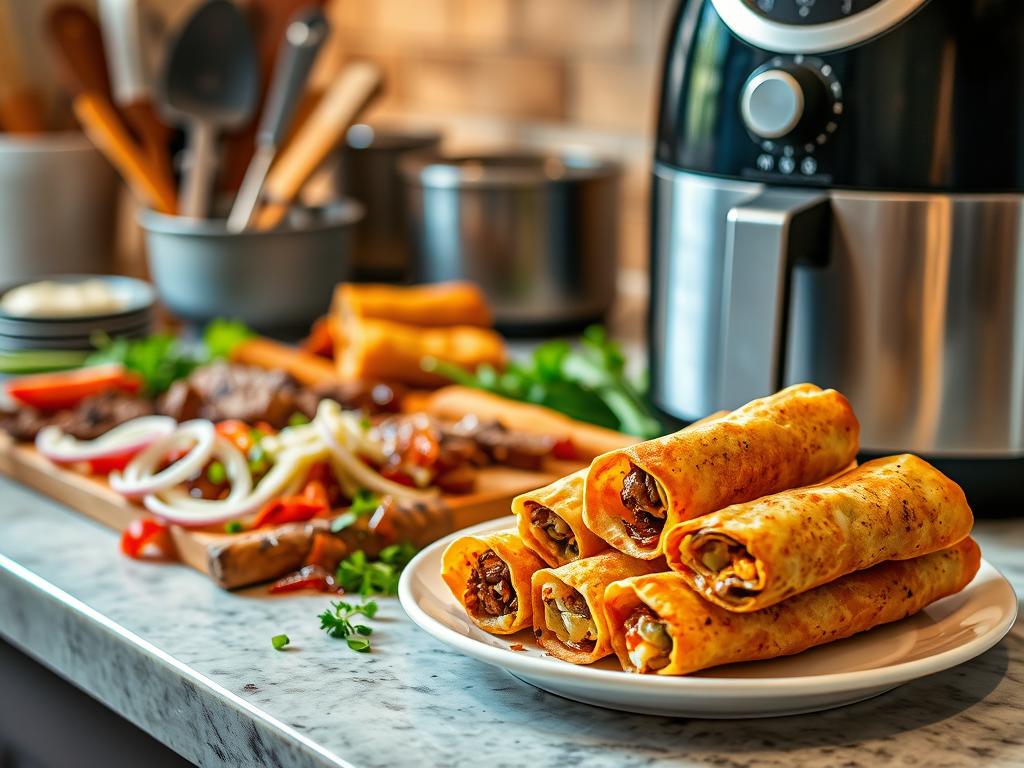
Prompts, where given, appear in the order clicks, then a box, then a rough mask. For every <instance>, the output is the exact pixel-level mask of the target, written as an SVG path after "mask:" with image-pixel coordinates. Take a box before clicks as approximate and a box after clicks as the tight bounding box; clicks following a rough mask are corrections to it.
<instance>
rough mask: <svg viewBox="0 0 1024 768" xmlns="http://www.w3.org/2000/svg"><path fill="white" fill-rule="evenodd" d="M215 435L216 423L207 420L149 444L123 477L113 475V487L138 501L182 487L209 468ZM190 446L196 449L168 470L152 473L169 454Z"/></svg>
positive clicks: (116, 474) (110, 480)
mask: <svg viewBox="0 0 1024 768" xmlns="http://www.w3.org/2000/svg"><path fill="white" fill-rule="evenodd" d="M216 434H217V433H216V431H215V429H214V426H213V422H210V421H206V420H204V419H193V420H192V421H186V422H185V423H184V424H180V425H178V428H177V429H175V430H174V432H172V433H171V434H169V435H165V436H164V437H162V438H160V439H158V440H156V441H155V442H153V443H150V444H149V446H147V447H146V448H145V449H144V450H143V451H142V453H140V454H139V455H138V456H136V457H135V458H134V459H132V460H131V462H130V463H129V464H128V466H127V467H125V469H124V472H123V473H122V472H111V473H110V476H109V478H108V480H109V482H110V487H111V488H113V489H114V490H115V491H117V492H118V493H120V494H121V495H122V496H127V497H129V498H138V497H140V496H146V495H147V494H151V493H156V492H158V491H162V490H165V489H167V488H171V487H173V486H175V485H178V484H179V483H183V482H185V481H186V480H188V479H189V478H190V477H192V476H193V475H195V474H197V473H198V472H199V471H200V470H202V468H203V467H205V466H206V462H207V461H209V460H210V455H211V454H212V453H213V444H214V438H215V437H216ZM188 443H193V445H192V447H191V448H189V451H188V453H187V454H185V455H184V456H182V457H181V458H180V459H178V461H176V462H174V463H173V464H171V465H170V466H169V467H165V468H164V469H162V470H160V471H159V472H154V471H153V470H155V469H156V467H157V465H158V464H159V463H160V462H161V461H163V459H164V458H165V457H166V456H167V454H168V453H170V452H171V451H174V450H176V449H178V448H181V447H183V446H184V445H187V444H188Z"/></svg>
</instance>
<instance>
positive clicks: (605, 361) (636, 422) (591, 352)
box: [423, 325, 663, 438]
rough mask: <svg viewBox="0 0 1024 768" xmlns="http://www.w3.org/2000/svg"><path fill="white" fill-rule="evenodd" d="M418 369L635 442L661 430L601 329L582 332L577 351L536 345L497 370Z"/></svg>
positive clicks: (436, 365)
mask: <svg viewBox="0 0 1024 768" xmlns="http://www.w3.org/2000/svg"><path fill="white" fill-rule="evenodd" d="M423 367H424V369H426V370H428V371H431V372H434V373H438V374H440V375H442V376H445V377H447V378H449V379H451V380H452V381H454V382H455V383H456V384H462V385H463V386H467V387H475V388H477V389H485V390H488V391H490V392H495V393H497V394H499V395H502V396H504V397H508V398H511V399H513V400H523V401H525V402H529V403H536V404H538V405H544V406H547V407H548V408H552V409H554V410H556V411H560V412H562V413H564V414H566V415H567V416H571V417H572V418H574V419H578V420H580V421H586V422H590V423H591V424H598V425H600V426H602V427H608V428H609V429H618V430H621V431H623V432H628V433H629V434H633V435H637V436H638V437H645V438H650V437H656V436H657V435H660V434H661V433H662V431H663V430H662V425H661V422H660V421H659V420H658V418H657V416H656V415H655V413H654V411H653V410H652V409H651V407H650V405H648V403H647V401H646V400H645V399H644V397H643V396H642V395H641V394H640V392H639V391H638V389H637V388H636V387H635V386H634V385H633V384H632V383H631V382H630V381H629V379H628V377H627V376H626V372H625V367H626V361H625V356H624V355H623V353H622V350H621V348H620V347H619V345H618V344H617V343H616V342H614V341H612V340H611V339H609V338H608V334H607V332H606V331H605V329H604V328H603V327H602V326H599V325H592V326H590V327H589V328H587V329H586V330H585V331H584V332H583V336H582V338H581V339H580V342H579V345H578V346H575V347H574V346H573V345H571V344H569V343H568V342H566V341H561V340H555V341H549V342H546V343H544V344H541V345H540V346H539V347H537V348H536V349H535V350H534V351H533V354H532V355H531V357H530V358H529V359H528V360H526V361H523V362H516V361H513V362H510V363H509V364H508V367H507V368H506V369H505V370H504V371H503V372H499V371H497V370H496V369H495V368H494V367H493V366H489V365H481V366H479V367H478V368H477V369H476V371H475V372H474V373H470V372H468V371H465V370H464V369H462V368H460V367H458V366H456V365H452V364H450V363H446V362H444V361H441V360H437V359H436V358H426V359H424V361H423Z"/></svg>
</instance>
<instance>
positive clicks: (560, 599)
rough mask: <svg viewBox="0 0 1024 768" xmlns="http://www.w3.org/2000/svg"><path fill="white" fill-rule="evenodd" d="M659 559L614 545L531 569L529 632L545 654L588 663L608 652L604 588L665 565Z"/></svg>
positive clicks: (609, 651)
mask: <svg viewBox="0 0 1024 768" xmlns="http://www.w3.org/2000/svg"><path fill="white" fill-rule="evenodd" d="M665 567H666V566H665V563H664V561H663V560H637V559H636V558H635V557H629V556H628V555H624V554H622V553H621V552H616V551H615V550H613V549H612V550H606V551H605V552H602V553H601V554H599V555H594V556H593V557H588V558H586V559H584V560H577V561H575V562H572V563H569V564H568V565H563V566H561V567H560V568H542V569H540V570H539V571H537V572H536V573H534V574H533V583H532V587H531V594H532V597H533V634H534V636H535V637H536V638H537V643H538V644H539V645H540V646H541V647H542V648H543V649H544V650H546V651H547V652H548V653H550V654H551V655H552V656H554V657H555V658H558V659H562V660H563V661H569V662H572V663H573V664H592V663H594V662H595V661H598V660H600V659H603V658H604V657H605V656H608V655H609V654H611V652H612V644H611V638H610V636H609V632H608V625H607V624H606V623H605V614H604V591H605V588H606V587H607V586H608V585H609V584H611V583H612V582H613V581H620V580H622V579H628V578H630V577H632V576H641V575H643V574H647V573H654V572H655V571H658V570H665Z"/></svg>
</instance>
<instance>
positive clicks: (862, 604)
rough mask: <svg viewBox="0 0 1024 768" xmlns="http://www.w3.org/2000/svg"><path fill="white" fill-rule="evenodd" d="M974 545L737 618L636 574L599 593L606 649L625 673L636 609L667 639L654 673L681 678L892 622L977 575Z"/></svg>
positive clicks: (675, 584) (676, 582) (667, 577)
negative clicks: (663, 659)
mask: <svg viewBox="0 0 1024 768" xmlns="http://www.w3.org/2000/svg"><path fill="white" fill-rule="evenodd" d="M980 557H981V555H980V552H979V551H978V545H977V544H976V543H975V542H974V540H973V539H970V538H967V539H964V540H962V541H961V542H959V543H957V544H954V545H953V546H952V547H949V548H947V549H943V550H939V551H938V552H933V553H932V554H929V555H922V556H921V557H915V558H913V559H911V560H891V561H888V562H885V563H881V564H879V565H876V566H874V567H872V568H869V569H867V570H864V571H857V572H856V573H852V574H850V575H848V576H843V577H842V578H840V579H838V580H836V581H833V582H831V583H829V584H825V585H823V586H820V587H817V588H816V589H812V590H811V591H810V592H804V593H803V594H800V595H796V596H795V597H791V598H789V599H788V600H785V601H783V602H781V603H779V604H777V605H774V606H772V607H771V608H765V609H764V610H761V611H756V612H754V613H744V614H738V613H733V612H731V611H727V610H725V609H724V608H720V607H719V606H717V605H714V604H713V603H709V602H707V601H706V600H704V599H703V598H702V597H700V595H698V594H697V593H696V592H694V591H693V590H691V589H690V588H689V586H688V585H687V584H686V581H685V579H683V577H682V576H680V575H679V574H678V573H674V572H668V573H658V574H653V575H650V576H637V577H634V578H632V579H626V580H624V581H619V582H615V583H613V584H611V585H609V586H608V589H607V590H606V592H605V611H606V613H607V616H606V620H607V622H608V626H609V628H610V629H611V633H612V635H611V637H612V648H613V650H614V651H615V654H616V655H617V656H618V658H619V661H620V662H621V663H622V668H623V669H625V670H626V671H628V672H635V671H637V669H636V667H635V666H634V664H633V662H632V660H631V659H630V656H629V653H628V651H627V647H626V632H625V629H624V626H623V625H624V622H625V621H626V620H627V618H628V617H629V616H630V615H631V614H632V613H633V611H634V610H635V609H636V608H637V607H639V606H641V605H646V606H648V607H649V608H650V609H652V610H653V611H654V613H655V614H656V615H657V617H658V618H660V620H661V621H663V622H664V623H665V625H666V627H667V630H668V634H669V636H670V637H671V639H672V649H671V653H670V654H669V663H668V665H667V666H666V667H664V668H663V669H660V670H658V672H657V674H661V675H684V674H688V673H690V672H696V671H698V670H701V669H706V668H708V667H714V666H718V665H720V664H731V663H733V662H740V661H754V660H756V659H770V658H775V657H777V656H788V655H790V654H794V653H799V652H800V651H803V650H806V649H807V648H811V647H813V646H816V645H821V644H823V643H828V642H832V641H833V640H840V639H842V638H844V637H850V636H851V635H854V634H857V633H858V632H864V631H866V630H868V629H871V628H872V627H877V626H879V625H881V624H887V623H889V622H892V621H899V620H900V619H902V618H905V617H907V616H910V615H912V614H914V613H917V612H918V611H920V610H921V609H923V608H924V607H925V606H927V605H929V604H930V603H933V602H935V601H936V600H939V599H941V598H943V597H946V596H948V595H952V594H954V593H956V592H959V591H960V590H961V589H963V588H964V587H965V586H967V584H968V583H970V581H971V579H973V578H974V574H975V573H977V571H978V566H979V563H980Z"/></svg>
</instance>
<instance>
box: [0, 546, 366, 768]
mask: <svg viewBox="0 0 1024 768" xmlns="http://www.w3.org/2000/svg"><path fill="white" fill-rule="evenodd" d="M29 601H31V602H32V610H31V611H29V610H26V609H25V608H26V606H27V603H28V602H29ZM54 628H59V631H54ZM0 635H2V636H3V637H4V639H6V640H7V641H8V642H10V643H11V644H12V645H13V646H14V647H16V648H17V649H18V650H20V651H21V652H23V653H25V654H27V655H28V656H30V657H32V658H34V659H36V660H37V661H39V662H40V663H42V664H43V665H44V666H46V667H48V668H49V669H51V670H53V671H54V672H56V673H57V674H59V675H60V676H61V677H63V678H65V679H66V680H68V681H69V682H71V683H73V684H74V685H75V686H77V687H78V688H80V689H82V690H83V691H85V692H86V693H88V694H89V695H90V696H92V697H93V698H95V699H97V700H98V701H99V702H101V703H102V704H103V705H104V706H106V707H108V708H109V709H111V710H112V711H114V712H116V713H117V714H118V715H120V716H122V717H124V718H125V719H126V720H128V721H129V722H131V723H133V724H134V725H136V726H137V727H139V728H141V729H142V730H144V731H145V732H147V733H149V734H150V735H152V736H153V737H154V738H156V739H157V740H159V741H160V742H162V743H163V744H165V745H166V746H167V747H169V748H170V749H172V750H174V751H175V752H177V753H178V754H179V755H181V756H182V757H185V758H186V759H188V760H190V761H192V762H193V763H196V764H200V765H204V766H207V765H225V766H228V765H230V766H234V765H256V766H268V768H277V767H278V766H288V767H289V768H290V767H291V766H338V767H339V768H353V766H352V764H351V763H349V762H347V761H345V760H344V759H342V758H339V757H338V756H337V755H334V754H332V753H330V752H329V751H327V750H325V749H323V748H322V747H320V746H318V745H317V744H316V743H315V742H313V741H312V740H310V739H309V738H308V737H307V736H305V735H303V734H301V733H299V732H298V731H296V730H295V729H293V728H291V727H289V726H288V725H285V724H284V723H281V722H280V721H278V720H275V719H274V718H272V717H269V716H268V715H267V714H266V713H264V712H263V711H261V710H260V709H258V708H257V707H254V706H252V705H251V704H249V703H248V702H246V701H245V700H244V699H241V698H239V697H238V696H237V695H235V694H233V693H231V692H230V691H228V690H226V689H225V688H223V687H222V686H220V685H218V684H217V683H215V682H213V681H212V680H210V679H209V678H207V677H205V676H204V675H202V674H200V673H199V672H197V671H195V670H194V669H192V668H190V667H189V666H187V665H186V664H184V663H182V662H180V661H178V660H176V659H174V658H173V657H172V656H170V655H169V654H167V653H165V652H164V651H162V650H161V649H159V648H157V647H156V646H154V645H153V644H152V643H149V642H148V641H146V640H144V639H143V638H141V637H139V636H138V635H135V634H134V633H132V632H130V631H128V630H126V629H125V628H123V627H121V626H120V625H118V624H117V623H115V622H114V621H112V620H110V619H108V618H106V617H105V616H103V615H102V614H100V613H99V612H97V611H95V610H94V609H92V608H90V607H89V606H88V605H86V604H85V603H83V602H82V601H80V600H78V599H77V598H75V597H74V596H72V595H70V594H68V593H67V592H65V591H63V590H61V589H60V588H58V587H56V586H54V585H52V584H50V583H49V582H47V581H46V580H45V579H43V578H42V577H40V576H39V575H37V574H36V573H34V572H33V571H31V570H29V569H28V568H25V567H24V566H22V565H20V564H19V563H17V562H15V561H13V560H11V559H10V558H7V557H5V556H4V555H2V554H0ZM126 668H128V669H131V670H132V671H131V672H130V673H128V674H125V670H126ZM139 688H144V689H145V691H146V695H144V696H143V695H135V694H134V691H135V690H137V689H139ZM240 749H241V750H244V752H245V754H239V750H240Z"/></svg>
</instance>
